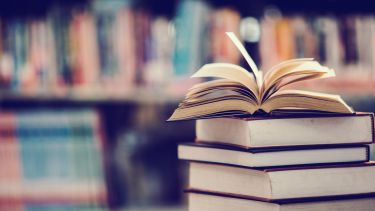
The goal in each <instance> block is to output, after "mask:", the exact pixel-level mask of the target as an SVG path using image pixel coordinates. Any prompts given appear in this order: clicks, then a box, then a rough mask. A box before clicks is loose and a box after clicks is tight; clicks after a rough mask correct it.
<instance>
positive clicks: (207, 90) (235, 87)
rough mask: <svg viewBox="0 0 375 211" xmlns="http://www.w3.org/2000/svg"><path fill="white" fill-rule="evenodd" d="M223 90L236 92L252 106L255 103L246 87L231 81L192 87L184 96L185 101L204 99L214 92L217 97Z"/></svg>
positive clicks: (252, 95) (254, 97) (255, 98)
mask: <svg viewBox="0 0 375 211" xmlns="http://www.w3.org/2000/svg"><path fill="white" fill-rule="evenodd" d="M224 90H229V91H234V92H237V93H239V94H242V95H244V96H245V97H248V98H249V100H251V101H253V102H254V104H256V103H257V97H256V96H255V95H254V93H252V92H251V91H250V90H249V89H248V88H247V87H245V86H243V85H242V84H240V83H238V82H235V81H231V80H228V79H218V80H213V81H207V82H203V83H200V84H196V85H194V86H193V87H192V88H191V89H189V92H188V93H187V94H186V98H185V101H186V100H189V99H193V98H200V97H204V96H206V95H208V94H211V93H216V92H217V93H218V95H219V94H220V91H224ZM218 91H219V92H218Z"/></svg>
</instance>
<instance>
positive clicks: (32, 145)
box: [0, 109, 107, 210]
mask: <svg viewBox="0 0 375 211" xmlns="http://www.w3.org/2000/svg"><path fill="white" fill-rule="evenodd" d="M0 117H1V118H0V137H1V138H0V139H1V140H0V142H1V147H0V164H1V166H2V168H3V170H2V171H0V202H1V203H0V204H1V205H0V210H6V208H7V207H8V208H9V210H23V209H22V207H23V208H24V210H39V209H37V207H40V209H41V210H53V209H42V207H49V206H51V207H53V205H54V204H66V208H67V209H66V210H76V209H78V208H83V207H87V208H97V209H99V208H104V206H105V205H106V200H107V191H106V185H105V182H104V171H103V144H104V143H103V139H102V135H101V131H100V126H99V125H100V124H99V117H98V114H97V113H96V112H95V111H94V110H91V109H87V110H75V111H74V110H69V111H48V110H40V111H23V112H18V111H17V112H14V111H2V112H1V113H0ZM11 207H20V208H19V209H11ZM68 207H70V208H68Z"/></svg>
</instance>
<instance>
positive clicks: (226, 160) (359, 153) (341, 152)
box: [178, 143, 369, 167]
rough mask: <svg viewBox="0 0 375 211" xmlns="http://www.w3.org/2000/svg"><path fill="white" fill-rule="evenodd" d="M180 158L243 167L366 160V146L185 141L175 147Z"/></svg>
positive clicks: (367, 154)
mask: <svg viewBox="0 0 375 211" xmlns="http://www.w3.org/2000/svg"><path fill="white" fill-rule="evenodd" d="M178 157H179V159H182V160H189V161H203V162H210V163H219V164H220V163H221V164H229V165H235V166H244V167H270V166H290V165H305V164H326V163H347V162H366V161H368V160H369V148H368V146H367V145H358V146H342V145H338V146H330V147H327V146H326V147H322V146H319V147H314V146H309V147H288V148H255V149H245V148H240V147H231V146H226V145H213V144H199V143H186V144H180V145H179V146H178Z"/></svg>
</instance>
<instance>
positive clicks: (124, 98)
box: [0, 89, 184, 104]
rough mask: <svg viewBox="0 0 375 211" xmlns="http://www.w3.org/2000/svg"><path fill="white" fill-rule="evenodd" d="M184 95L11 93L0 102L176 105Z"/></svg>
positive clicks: (150, 92) (146, 92)
mask: <svg viewBox="0 0 375 211" xmlns="http://www.w3.org/2000/svg"><path fill="white" fill-rule="evenodd" d="M183 97H184V93H170V92H165V91H154V90H146V89H141V90H133V91H131V92H130V91H129V92H125V93H120V94H109V93H104V92H81V93H80V92H70V93H68V94H63V95H62V94H18V93H12V92H2V93H0V102H1V101H2V102H40V103H43V102H71V103H89V104H101V103H136V104H150V103H153V104H166V103H178V102H180V101H181V100H182V99H183Z"/></svg>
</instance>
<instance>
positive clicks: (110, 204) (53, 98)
mask: <svg viewBox="0 0 375 211" xmlns="http://www.w3.org/2000/svg"><path fill="white" fill-rule="evenodd" d="M226 31H233V32H235V33H236V34H237V35H238V37H239V38H240V39H241V40H242V41H243V43H244V45H245V47H246V48H247V50H248V52H249V53H250V55H251V56H252V57H253V59H254V60H255V61H256V63H257V64H259V66H260V67H261V69H264V70H267V69H268V68H270V67H271V66H272V65H274V64H277V63H278V62H280V61H282V60H285V59H291V58H298V57H311V58H315V59H317V60H318V61H320V62H322V63H323V64H325V65H328V66H329V67H332V68H334V69H335V70H336V74H337V77H336V78H333V79H327V80H320V81H317V82H314V83H303V84H300V86H302V87H304V88H305V89H310V90H315V91H325V92H328V93H337V94H340V95H342V97H343V98H344V99H345V100H346V101H347V102H348V104H349V105H352V106H353V107H354V108H355V109H356V110H357V111H373V112H374V111H375V68H374V67H375V7H374V6H373V5H372V1H369V0H368V1H366V0H358V1H353V0H340V1H339V0H315V1H298V0H283V1H277V0H253V1H240V0H232V1H229V0H227V1H225V0H216V1H214V0H171V1H168V0H160V1H152V0H138V1H137V0H133V1H131V0H129V1H127V0H33V1H30V0H11V1H2V2H1V3H0V211H13V210H15V211H23V210H25V211H55V210H56V211H73V210H133V211H136V210H153V211H155V210H170V211H175V210H184V203H185V202H184V196H183V192H182V189H183V187H184V185H185V181H186V168H185V166H184V163H180V162H178V161H177V144H178V143H179V142H188V141H193V140H194V137H195V134H194V122H192V121H183V122H173V123H167V122H166V121H165V120H166V119H167V118H168V117H169V115H170V114H171V113H172V111H173V109H174V108H175V107H176V106H177V105H178V103H179V101H180V100H181V99H183V97H184V94H185V92H186V90H187V89H188V88H189V87H190V86H191V85H192V84H194V83H197V82H198V81H197V80H195V79H194V80H193V79H189V76H190V75H191V74H192V73H193V72H194V71H196V70H197V69H198V68H199V67H200V66H201V65H203V64H204V63H208V62H230V63H237V64H240V65H242V66H244V67H245V68H248V66H247V65H246V64H245V63H244V61H243V59H242V58H241V56H240V54H239V52H238V51H237V50H236V49H235V48H234V47H233V45H232V43H231V42H230V40H229V39H228V38H227V37H226V35H225V32H226ZM374 179H375V178H374Z"/></svg>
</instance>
